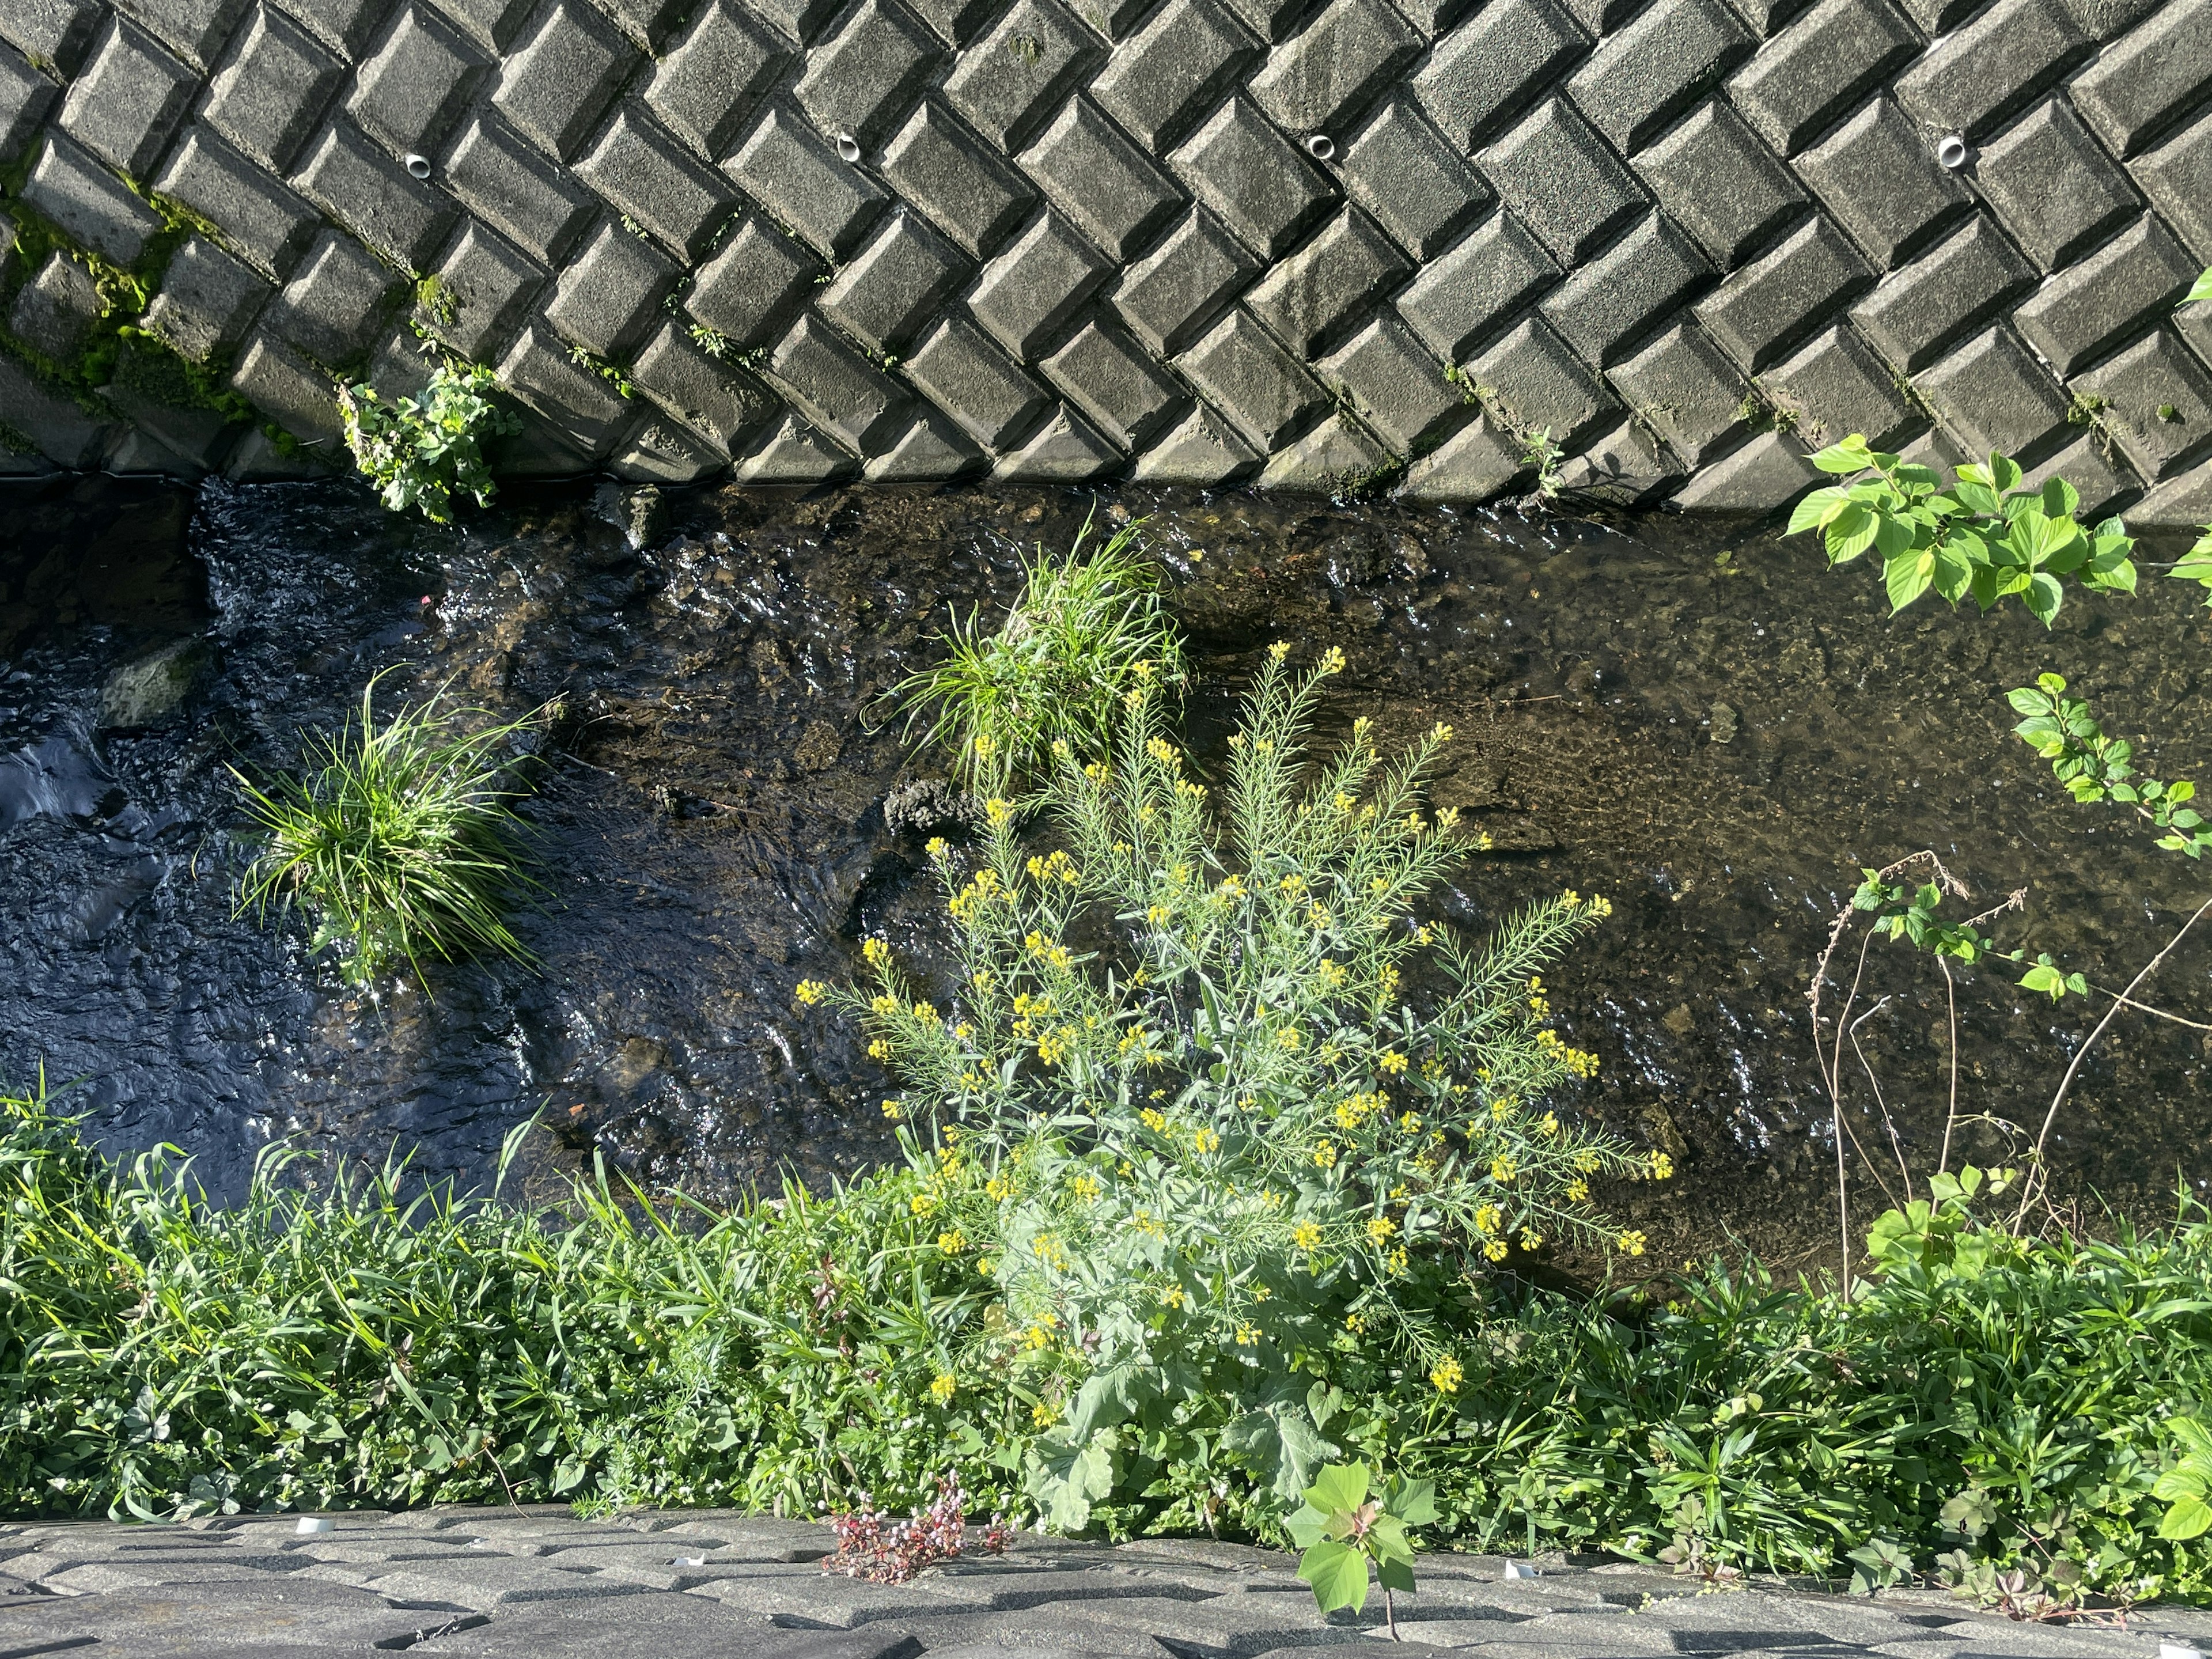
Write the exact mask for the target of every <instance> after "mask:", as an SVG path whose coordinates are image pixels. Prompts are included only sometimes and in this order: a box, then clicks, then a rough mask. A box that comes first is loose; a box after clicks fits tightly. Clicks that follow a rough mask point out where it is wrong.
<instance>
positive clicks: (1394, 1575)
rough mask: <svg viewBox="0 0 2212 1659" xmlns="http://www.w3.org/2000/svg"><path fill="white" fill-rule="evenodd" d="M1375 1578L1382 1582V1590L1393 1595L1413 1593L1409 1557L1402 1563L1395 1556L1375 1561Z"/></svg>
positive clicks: (1411, 1564)
mask: <svg viewBox="0 0 2212 1659" xmlns="http://www.w3.org/2000/svg"><path fill="white" fill-rule="evenodd" d="M1375 1576H1376V1577H1377V1578H1379V1579H1381V1580H1382V1581H1383V1589H1386V1590H1389V1592H1390V1593H1391V1594H1392V1595H1412V1594H1413V1558H1412V1557H1410V1556H1408V1557H1407V1559H1404V1560H1402V1561H1401V1560H1399V1559H1397V1558H1396V1557H1395V1556H1392V1557H1389V1558H1388V1559H1382V1560H1378V1561H1376V1564H1375Z"/></svg>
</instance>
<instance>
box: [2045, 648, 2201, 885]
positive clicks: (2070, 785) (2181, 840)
mask: <svg viewBox="0 0 2212 1659" xmlns="http://www.w3.org/2000/svg"><path fill="white" fill-rule="evenodd" d="M2065 692H2066V679H2065V677H2064V676H2063V675H2060V674H2039V675H2037V676H2036V678H2035V684H2033V685H2024V686H2021V688H2019V689H2018V690H2015V691H2009V692H2007V693H2006V694H2005V695H2006V696H2007V697H2008V699H2009V700H2010V701H2011V703H2012V706H2013V708H2015V710H2016V711H2018V712H2019V713H2021V714H2025V715H2026V716H2027V719H2026V720H2022V721H2021V723H2020V724H2019V725H2018V726H2015V727H2013V732H2015V735H2017V736H2018V737H2019V738H2020V739H2021V742H2023V743H2025V744H2027V745H2028V747H2030V748H2031V749H2033V750H2035V752H2036V753H2037V754H2039V755H2040V756H2041V757H2043V758H2044V759H2045V760H2047V761H2049V762H2050V763H2051V772H2052V774H2053V775H2055V776H2056V777H2057V780H2058V781H2059V782H2061V783H2063V784H2064V785H2065V786H2066V789H2067V793H2069V794H2071V795H2072V796H2073V797H2074V799H2075V800H2078V801H2085V802H2095V801H2112V802H2116V803H2118V805H2123V806H2132V807H2134V808H2135V809H2136V812H2137V813H2138V814H2139V815H2141V816H2142V817H2143V818H2144V819H2145V820H2146V821H2147V822H2148V823H2150V824H2151V825H2152V826H2153V827H2154V828H2156V829H2163V830H2165V831H2166V834H2164V835H2162V836H2160V837H2159V838H2158V844H2159V845H2160V847H2163V848H2166V851H2167V852H2169V853H2179V854H2183V855H2184V856H2185V857H2187V858H2192V859H2200V858H2202V857H2203V856H2204V854H2205V852H2206V851H2207V850H2208V849H2212V830H2207V829H2205V828H2204V827H2203V825H2204V819H2203V817H2202V816H2201V815H2200V814H2199V813H2198V812H2197V809H2196V808H2195V807H2193V806H2191V805H2189V803H2190V802H2191V801H2192V800H2194V799H2197V786H2196V785H2195V784H2193V783H2191V782H2188V781H2185V780H2177V781H2174V782H2172V783H2164V782H2161V781H2159V780H2158V779H2156V778H2147V777H2145V776H2144V775H2142V773H2140V772H2138V771H2137V770H2136V767H2135V760H2134V757H2135V745H2134V744H2131V743H2129V742H2128V741H2127V740H2126V739H2125V738H2108V737H2106V735H2105V732H2104V728H2103V727H2102V726H2099V725H2098V724H2097V721H2096V720H2095V719H2094V717H2093V716H2092V715H2091V714H2090V713H2089V705H2088V704H2087V703H2086V702H2081V701H2080V700H2079V699H2077V698H2073V697H2069V696H2066V695H2065Z"/></svg>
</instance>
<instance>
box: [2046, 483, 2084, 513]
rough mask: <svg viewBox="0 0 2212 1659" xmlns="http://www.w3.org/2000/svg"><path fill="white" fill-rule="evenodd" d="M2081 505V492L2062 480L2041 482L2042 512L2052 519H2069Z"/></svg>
mask: <svg viewBox="0 0 2212 1659" xmlns="http://www.w3.org/2000/svg"><path fill="white" fill-rule="evenodd" d="M2080 506H2081V491H2080V490H2078V489H2075V488H2074V486H2073V485H2072V484H2070V483H2067V482H2066V480H2065V479H2063V478H2059V477H2051V478H2045V480H2044V481H2043V510H2044V512H2045V513H2048V514H2049V515H2050V516H2051V517H2052V518H2054V519H2070V518H2072V517H2073V516H2074V509H2075V508H2076V507H2080Z"/></svg>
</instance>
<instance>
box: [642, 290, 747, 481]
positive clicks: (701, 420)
mask: <svg viewBox="0 0 2212 1659" xmlns="http://www.w3.org/2000/svg"><path fill="white" fill-rule="evenodd" d="M629 373H630V379H631V380H632V381H633V382H634V383H635V385H637V386H639V387H641V389H642V390H643V391H644V392H645V393H646V395H647V396H648V397H649V398H652V399H653V402H655V403H657V404H659V405H660V406H661V407H662V408H663V409H665V410H667V411H668V412H669V413H670V414H671V415H672V416H675V417H676V418H677V419H678V420H679V421H681V422H684V424H685V425H686V426H688V427H690V428H691V429H692V430H693V431H694V432H696V433H699V434H702V435H704V436H705V437H707V438H708V439H710V440H712V441H713V442H714V444H715V445H716V446H717V447H719V448H720V450H721V452H722V453H724V454H725V455H726V454H728V453H730V450H731V448H732V446H733V445H734V444H735V443H736V441H737V440H738V438H739V437H740V436H742V435H744V433H746V432H749V431H750V430H751V429H752V428H755V427H757V426H758V425H759V424H760V423H761V422H763V421H764V420H766V419H767V418H768V417H769V416H770V415H772V414H773V413H775V407H776V405H775V401H774V400H773V399H772V398H769V396H768V394H767V393H766V392H763V390H762V389H761V388H760V387H759V386H757V385H755V384H754V383H753V381H752V380H750V379H749V378H748V377H747V376H745V375H744V374H739V373H738V371H737V370H735V369H732V368H727V367H726V366H724V365H723V364H721V363H718V362H715V361H714V359H713V358H712V357H709V356H708V355H707V354H706V353H705V352H703V351H702V350H700V349H699V348H698V347H697V346H696V345H694V344H692V343H691V340H690V336H689V335H688V334H686V333H685V332H684V329H683V328H682V327H680V326H679V325H677V324H675V323H668V324H665V325H663V326H662V327H661V329H660V331H659V332H658V333H656V334H655V335H654V336H653V338H652V339H650V340H648V341H647V342H646V344H645V348H644V349H642V350H641V351H640V352H639V353H638V354H637V362H635V363H634V364H633V365H631V368H630V372H629Z"/></svg>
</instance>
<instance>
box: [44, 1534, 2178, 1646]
mask: <svg viewBox="0 0 2212 1659" xmlns="http://www.w3.org/2000/svg"><path fill="white" fill-rule="evenodd" d="M319 1519H321V1520H323V1521H325V1522H326V1523H327V1526H328V1529H327V1530H321V1531H314V1532H308V1533H301V1532H300V1531H299V1529H298V1528H299V1525H300V1519H299V1517H297V1516H230V1517H204V1518H202V1519H200V1520H198V1521H196V1522H188V1523H185V1524H181V1525H166V1526H135V1525H131V1526H125V1525H115V1524H112V1523H108V1522H56V1523H51V1524H42V1523H21V1524H12V1525H8V1524H0V1659H34V1656H41V1655H45V1654H50V1653H64V1652H68V1653H82V1654H83V1655H86V1656H88V1659H218V1656H222V1659H331V1656H333V1655H337V1654H355V1655H368V1654H374V1653H379V1652H383V1653H390V1652H402V1651H404V1652H410V1653H416V1652H419V1653H424V1654H459V1655H477V1656H482V1659H497V1656H515V1659H520V1656H531V1659H540V1656H542V1659H566V1656H580V1659H717V1656H743V1659H925V1656H926V1659H997V1656H1004V1655H1013V1656H1019V1659H1309V1656H1315V1655H1316V1650H1325V1649H1327V1650H1333V1649H1342V1648H1346V1647H1351V1648H1355V1649H1358V1650H1359V1651H1361V1652H1362V1653H1368V1652H1373V1651H1375V1650H1373V1649H1372V1648H1371V1647H1370V1645H1369V1644H1371V1643H1373V1642H1375V1641H1376V1640H1378V1639H1382V1638H1383V1635H1384V1632H1383V1629H1382V1625H1383V1617H1382V1607H1381V1605H1380V1601H1379V1598H1378V1599H1377V1600H1376V1601H1373V1602H1370V1605H1369V1607H1367V1609H1366V1610H1365V1611H1364V1613H1361V1614H1359V1615H1358V1616H1353V1615H1351V1614H1347V1613H1339V1614H1335V1615H1333V1616H1330V1617H1326V1618H1324V1617H1323V1616H1322V1614H1321V1613H1319V1612H1318V1611H1317V1610H1316V1607H1315V1606H1314V1603H1313V1599H1312V1597H1311V1595H1310V1594H1309V1593H1308V1591H1307V1590H1306V1588H1305V1586H1304V1584H1302V1583H1299V1582H1298V1581H1297V1577H1295V1574H1294V1572H1293V1571H1292V1569H1293V1565H1294V1563H1293V1561H1292V1559H1291V1558H1290V1557H1288V1556H1285V1555H1282V1554H1279V1553H1274V1552H1271V1551H1267V1550H1261V1549H1255V1548H1251V1547H1248V1546H1244V1545H1240V1544H1225V1543H1218V1542H1215V1541H1211V1540H1206V1539H1146V1540H1143V1541H1138V1542H1134V1543H1129V1544H1123V1545H1119V1546H1112V1545H1104V1544H1091V1543H1080V1542H1068V1541H1061V1540H1053V1539H1044V1538H1024V1539H1023V1540H1021V1541H1019V1542H1018V1545H1017V1547H1015V1548H1014V1549H1013V1550H1012V1552H1010V1553H1008V1554H1006V1555H1005V1556H1002V1557H970V1558H967V1559H962V1560H959V1561H957V1562H953V1563H950V1564H947V1565H945V1566H942V1567H939V1568H937V1569H934V1570H933V1571H929V1572H927V1573H925V1574H923V1575H922V1576H921V1577H920V1578H919V1579H918V1580H916V1581H915V1583H911V1584H905V1585H882V1584H869V1583H860V1582H857V1581H855V1580H853V1579H850V1578H847V1577H843V1576H842V1575H833V1574H825V1573H824V1572H823V1571H822V1569H821V1567H820V1566H819V1565H817V1564H818V1562H819V1559H820V1558H821V1557H822V1556H823V1554H825V1553H827V1552H828V1551H829V1549H830V1548H831V1547H832V1546H833V1545H834V1543H835V1539H834V1536H833V1535H832V1534H831V1533H830V1531H829V1528H826V1527H823V1526H819V1525H816V1524H812V1523H810V1522H793V1521H778V1520H775V1519H773V1518H769V1517H764V1516H737V1515H732V1514H729V1513H727V1512H724V1511H706V1510H696V1511H662V1512H647V1513H639V1514H631V1515H625V1516H617V1517H614V1518H612V1519H610V1520H604V1521H594V1522H586V1521H581V1520H579V1519H577V1518H576V1517H575V1516H574V1515H573V1514H571V1513H570V1512H569V1511H568V1510H565V1509H563V1508H562V1507H560V1506H558V1505H550V1504H546V1505H534V1506H526V1507H523V1508H512V1507H510V1508H507V1509H446V1510H424V1511H416V1512H410V1513H404V1514H396V1515H386V1514H384V1513H381V1512H379V1511H361V1512H356V1513H352V1514H346V1515H337V1516H327V1517H319ZM1506 1565H1507V1563H1506V1562H1505V1561H1504V1559H1501V1558H1498V1557H1495V1556H1478V1555H1455V1554H1450V1553H1438V1554H1437V1555H1434V1556H1431V1557H1429V1558H1426V1559H1425V1560H1424V1561H1423V1563H1422V1565H1421V1567H1420V1576H1421V1582H1422V1584H1423V1586H1424V1588H1423V1589H1422V1591H1421V1592H1420V1593H1419V1595H1412V1596H1401V1597H1400V1598H1398V1604H1397V1613H1398V1622H1399V1626H1400V1629H1401V1634H1402V1637H1403V1638H1404V1642H1405V1644H1407V1645H1408V1646H1410V1647H1411V1648H1413V1650H1415V1651H1417V1652H1422V1653H1433V1652H1437V1651H1438V1650H1445V1651H1449V1652H1453V1653H1457V1654H1464V1655H1468V1656H1470V1659H1677V1656H1714V1659H1718V1656H1723V1655H1736V1654H1747V1655H1763V1654H1771V1655H1777V1656H1789V1659H1869V1656H1875V1655H1879V1656H1884V1659H2172V1656H2171V1655H2170V1654H2162V1653H2161V1644H2162V1643H2170V1644H2183V1645H2184V1646H2187V1647H2195V1648H2197V1650H2200V1651H2201V1650H2205V1649H2208V1648H2212V1614H2207V1613H2194V1612H2191V1611H2188V1610H2184V1609H2171V1610H2169V1609H2154V1610H2152V1611H2151V1612H2149V1613H2138V1614H2136V1615H2135V1616H2134V1617H2133V1618H2132V1619H2131V1620H2130V1623H2129V1626H2128V1628H2126V1629H2124V1630H2118V1629H2106V1628H2089V1627H2082V1626H2074V1627H2058V1626H2047V1625H2022V1624H2015V1623H2011V1622H2008V1621H2007V1620H2003V1619H2001V1618H1997V1617H1995V1616H1993V1615H1989V1614H1984V1613H1977V1612H1975V1611H1973V1610H1972V1609H1969V1608H1966V1607H1964V1606H1962V1605H1961V1604H1959V1603H1957V1602H1954V1601H1946V1600H1944V1599H1942V1598H1941V1597H1938V1596H1934V1595H1917V1596H1905V1595H1885V1596H1883V1597H1881V1598H1878V1599H1877V1598H1848V1597H1844V1596H1837V1595H1820V1594H1812V1593H1808V1592H1805V1591H1802V1590H1791V1589H1784V1588H1783V1587H1781V1586H1780V1585H1778V1584H1776V1585H1766V1584H1761V1585H1759V1586H1755V1587H1753V1588H1750V1589H1733V1590H1723V1591H1714V1590H1709V1589H1701V1588H1700V1586H1699V1584H1698V1583H1697V1582H1696V1581H1695V1580H1692V1579H1688V1578H1683V1577H1674V1576H1671V1575H1668V1574H1665V1573H1662V1572H1655V1571H1651V1570H1650V1569H1647V1568H1644V1567H1641V1566H1638V1565H1633V1564H1629V1563H1607V1564H1603V1565H1570V1564H1569V1563H1568V1562H1566V1561H1565V1560H1563V1559H1557V1558H1553V1559H1541V1560H1540V1562H1539V1563H1538V1568H1539V1572H1538V1576H1537V1577H1534V1578H1529V1577H1513V1578H1510V1579H1508V1578H1507V1577H1505V1576H1504V1575H1505V1569H1506Z"/></svg>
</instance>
